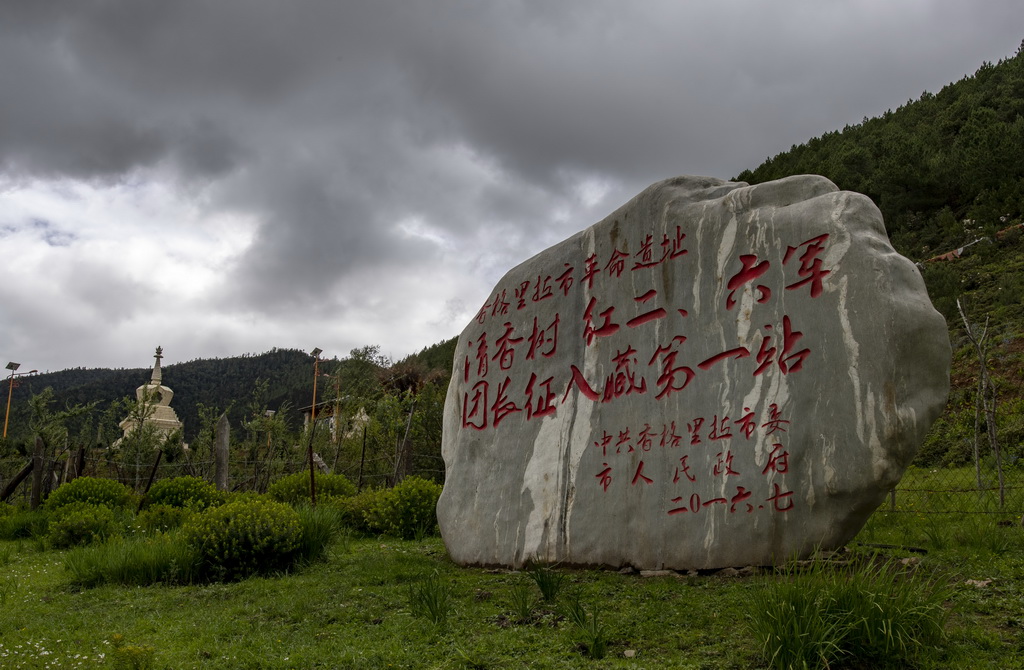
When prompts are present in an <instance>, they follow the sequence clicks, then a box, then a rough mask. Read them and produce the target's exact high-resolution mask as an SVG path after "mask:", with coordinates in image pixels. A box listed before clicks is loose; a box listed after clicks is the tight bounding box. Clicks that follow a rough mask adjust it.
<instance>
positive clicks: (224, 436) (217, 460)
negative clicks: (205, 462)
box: [213, 412, 231, 491]
mask: <svg viewBox="0 0 1024 670" xmlns="http://www.w3.org/2000/svg"><path fill="white" fill-rule="evenodd" d="M230 434H231V425H230V424H229V423H228V415H227V413H226V412H225V413H224V414H221V415H220V418H219V419H218V420H217V429H216V432H215V436H214V438H213V461H214V475H213V483H214V484H215V485H216V486H217V490H219V491H228V490H230V489H229V487H228V448H229V445H230Z"/></svg>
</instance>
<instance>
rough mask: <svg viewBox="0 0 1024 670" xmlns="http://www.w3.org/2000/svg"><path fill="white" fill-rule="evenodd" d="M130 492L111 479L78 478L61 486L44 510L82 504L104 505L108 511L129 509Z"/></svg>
mask: <svg viewBox="0 0 1024 670" xmlns="http://www.w3.org/2000/svg"><path fill="white" fill-rule="evenodd" d="M132 496H133V494H132V490H131V489H130V488H128V487H127V486H125V485H124V484H122V483H120V482H116V481H114V480H113V479H98V478H96V477H79V478H78V479H73V480H72V481H70V482H67V483H65V484H61V485H60V486H59V487H58V488H57V490H56V491H54V492H53V493H51V494H50V497H49V498H47V499H46V505H45V507H46V510H47V511H49V512H52V511H53V510H56V509H60V508H61V507H63V506H64V505H70V504H71V503H76V502H82V503H88V504H90V505H106V506H107V507H109V508H110V509H117V508H123V507H129V506H130V505H131V503H132Z"/></svg>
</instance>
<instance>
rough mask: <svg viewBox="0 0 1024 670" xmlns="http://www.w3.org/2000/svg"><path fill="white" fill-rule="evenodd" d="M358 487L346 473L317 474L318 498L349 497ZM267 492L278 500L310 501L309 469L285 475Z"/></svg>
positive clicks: (293, 502)
mask: <svg viewBox="0 0 1024 670" xmlns="http://www.w3.org/2000/svg"><path fill="white" fill-rule="evenodd" d="M355 492H356V487H355V486H353V485H352V482H350V481H349V480H348V479H346V478H345V475H324V474H317V476H316V499H317V500H318V501H319V500H320V499H326V498H347V497H348V496H351V495H355ZM267 493H268V494H269V495H270V497H271V498H273V499H274V500H277V501H278V502H284V503H288V504H290V505H297V504H299V503H309V470H306V471H305V472H296V473H295V474H292V475H285V476H284V477H281V478H280V479H278V480H277V481H276V482H274V483H273V484H271V485H270V488H269V489H268V490H267Z"/></svg>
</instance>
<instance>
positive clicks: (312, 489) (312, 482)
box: [307, 347, 323, 507]
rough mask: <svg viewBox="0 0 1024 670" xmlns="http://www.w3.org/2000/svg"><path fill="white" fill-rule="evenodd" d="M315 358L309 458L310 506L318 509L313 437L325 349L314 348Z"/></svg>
mask: <svg viewBox="0 0 1024 670" xmlns="http://www.w3.org/2000/svg"><path fill="white" fill-rule="evenodd" d="M309 353H310V355H312V356H313V406H312V407H311V408H310V419H309V449H308V450H307V451H308V452H309V453H308V454H307V458H308V459H309V504H310V505H311V506H313V507H316V474H315V472H316V470H315V468H314V467H313V436H314V435H315V434H316V378H317V375H319V374H320V354H322V353H323V349H321V348H320V347H313V351H311V352H309Z"/></svg>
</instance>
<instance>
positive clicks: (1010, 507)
mask: <svg viewBox="0 0 1024 670" xmlns="http://www.w3.org/2000/svg"><path fill="white" fill-rule="evenodd" d="M26 464H27V459H24V458H7V459H0V490H3V489H4V488H6V487H7V486H8V484H9V483H10V482H11V481H12V479H13V478H14V477H15V476H16V475H17V474H18V473H19V472H20V471H21V470H22V469H23V468H24V466H25V465H26ZM229 468H230V477H229V483H230V488H231V490H233V491H257V492H265V491H266V489H267V486H268V485H269V483H270V482H272V481H274V480H276V479H278V478H280V477H282V476H284V475H288V474H292V473H295V472H300V471H303V470H305V469H306V463H305V461H304V460H302V459H301V458H290V459H277V460H273V461H268V460H262V461H253V460H246V459H232V460H231V461H230V462H229ZM213 469H214V462H213V460H202V461H191V462H181V461H179V462H171V463H168V462H161V463H160V464H159V465H158V466H157V468H156V472H155V474H154V473H153V464H152V463H142V462H140V463H132V464H125V463H115V462H113V461H110V460H107V459H105V458H103V457H100V456H87V457H86V458H85V466H84V468H83V470H82V472H81V473H80V474H81V475H88V476H92V477H104V478H108V479H117V480H118V481H121V482H122V483H124V484H126V485H128V486H130V487H132V488H133V489H135V490H137V491H141V490H143V489H144V487H145V485H146V483H147V482H148V481H149V478H150V476H151V475H152V476H153V481H158V480H160V479H168V478H172V477H181V476H183V475H193V476H199V477H202V478H205V479H210V480H212V478H213ZM328 469H329V470H330V471H332V472H333V473H335V474H342V475H345V477H347V478H348V479H349V480H350V481H351V482H352V483H353V484H358V485H359V488H361V489H365V488H380V487H386V486H389V485H391V484H392V480H393V467H392V462H391V459H390V458H388V457H380V456H378V457H375V458H367V459H366V460H365V461H364V462H363V463H362V468H361V469H360V464H359V463H354V464H344V465H339V466H338V467H335V468H328ZM67 471H68V468H67V463H66V461H64V460H60V461H52V460H51V461H49V462H48V463H47V464H46V465H45V466H44V472H46V473H47V477H46V480H45V483H44V485H43V488H44V492H48V491H51V490H53V489H54V488H56V486H58V485H59V484H60V483H61V482H62V481H64V479H65V478H66V477H67V475H68V472H67ZM407 474H410V475H416V476H420V477H424V478H426V479H432V480H434V481H437V482H443V481H444V463H443V462H442V460H441V458H440V457H439V456H436V455H417V456H416V457H415V459H414V463H413V465H412V467H411V468H410V469H409V471H408V473H407ZM1000 479H1001V482H1000ZM31 481H32V478H31V476H29V477H26V478H25V479H24V481H23V482H22V483H21V484H20V485H19V486H18V487H17V488H16V489H15V491H14V493H13V495H11V496H10V498H9V499H8V502H12V503H16V504H26V505H27V504H28V502H29V496H30V488H31ZM880 509H883V510H888V511H891V512H907V513H914V514H989V515H1005V516H1007V517H1009V516H1015V517H1020V516H1022V515H1024V467H1022V466H1021V463H1020V461H1018V462H1015V463H1013V464H1011V465H1009V466H1006V465H1004V466H1003V468H1002V477H1001V478H1000V473H999V471H998V469H997V468H996V467H995V466H994V465H993V464H991V463H984V462H982V463H981V464H980V465H979V467H978V468H977V469H976V468H975V467H974V466H973V465H967V466H962V467H919V466H911V467H910V468H908V469H907V471H906V473H905V474H904V475H903V478H902V480H901V481H900V483H899V484H898V485H897V487H896V488H895V489H893V490H892V491H891V492H890V494H889V496H888V498H887V500H886V502H885V503H883V504H882V506H881V507H880Z"/></svg>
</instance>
